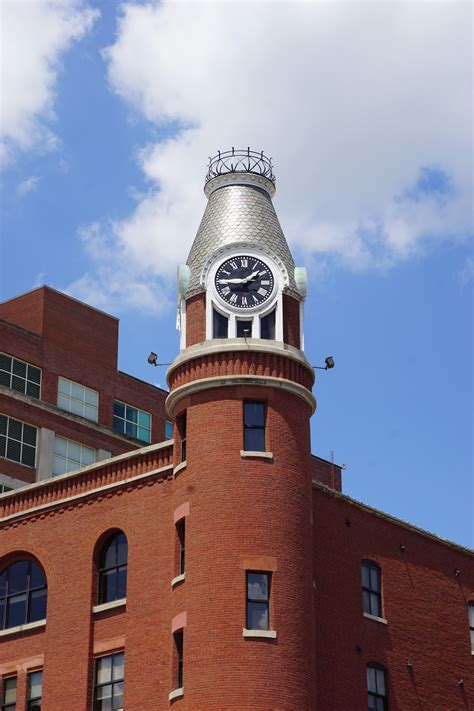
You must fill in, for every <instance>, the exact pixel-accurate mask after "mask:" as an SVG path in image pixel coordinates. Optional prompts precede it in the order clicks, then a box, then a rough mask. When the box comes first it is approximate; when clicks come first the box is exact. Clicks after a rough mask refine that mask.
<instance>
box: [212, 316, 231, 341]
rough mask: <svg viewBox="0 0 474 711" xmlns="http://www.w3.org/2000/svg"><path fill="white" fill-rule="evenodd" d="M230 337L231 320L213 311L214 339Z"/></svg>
mask: <svg viewBox="0 0 474 711" xmlns="http://www.w3.org/2000/svg"><path fill="white" fill-rule="evenodd" d="M228 335H229V319H228V317H227V316H224V314H221V313H220V312H219V311H216V309H214V310H213V315H212V337H213V338H227V337H228Z"/></svg>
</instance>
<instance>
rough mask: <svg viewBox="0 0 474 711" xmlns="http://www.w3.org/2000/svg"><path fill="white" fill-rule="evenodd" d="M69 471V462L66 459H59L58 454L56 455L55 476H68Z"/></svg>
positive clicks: (54, 461) (54, 462)
mask: <svg viewBox="0 0 474 711" xmlns="http://www.w3.org/2000/svg"><path fill="white" fill-rule="evenodd" d="M67 471H68V467H67V461H66V460H65V459H64V457H59V456H58V455H57V454H55V455H54V460H53V474H55V475H56V476H60V475H61V474H66V472H67Z"/></svg>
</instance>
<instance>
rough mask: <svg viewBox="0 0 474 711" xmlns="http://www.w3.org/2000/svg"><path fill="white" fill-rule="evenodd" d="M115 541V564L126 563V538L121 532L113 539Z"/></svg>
mask: <svg viewBox="0 0 474 711" xmlns="http://www.w3.org/2000/svg"><path fill="white" fill-rule="evenodd" d="M115 541H116V546H117V559H116V564H117V565H124V564H126V563H127V556H128V543H127V539H126V537H125V535H124V534H123V533H119V534H118V535H117V538H116V539H115Z"/></svg>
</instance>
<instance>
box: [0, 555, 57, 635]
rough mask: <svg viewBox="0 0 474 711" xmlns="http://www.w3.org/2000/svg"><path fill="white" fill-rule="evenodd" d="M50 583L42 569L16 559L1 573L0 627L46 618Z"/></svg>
mask: <svg viewBox="0 0 474 711" xmlns="http://www.w3.org/2000/svg"><path fill="white" fill-rule="evenodd" d="M47 598H48V587H47V583H46V576H45V574H44V571H43V569H42V568H41V566H39V565H38V564H37V563H34V562H33V561H31V560H17V561H15V562H14V563H12V564H11V565H9V566H8V568H6V569H5V570H4V571H3V572H2V574H1V575H0V629H2V630H6V629H10V628H11V627H19V626H20V625H26V624H28V623H29V622H38V621H39V620H44V619H46V604H47Z"/></svg>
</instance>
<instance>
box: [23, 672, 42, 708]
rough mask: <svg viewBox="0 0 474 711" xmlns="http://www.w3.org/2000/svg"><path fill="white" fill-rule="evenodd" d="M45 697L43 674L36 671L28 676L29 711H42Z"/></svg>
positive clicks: (27, 706)
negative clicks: (42, 702) (42, 701)
mask: <svg viewBox="0 0 474 711" xmlns="http://www.w3.org/2000/svg"><path fill="white" fill-rule="evenodd" d="M42 697H43V672H42V671H35V672H30V673H29V674H28V697H27V699H28V701H27V705H26V709H27V711H41V700H42Z"/></svg>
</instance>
